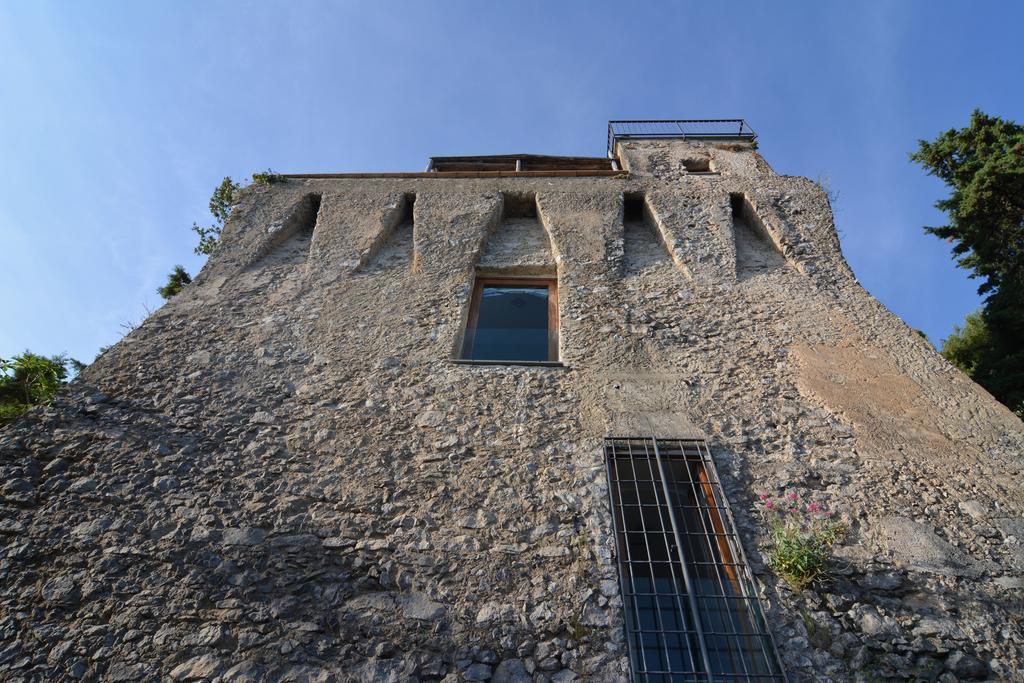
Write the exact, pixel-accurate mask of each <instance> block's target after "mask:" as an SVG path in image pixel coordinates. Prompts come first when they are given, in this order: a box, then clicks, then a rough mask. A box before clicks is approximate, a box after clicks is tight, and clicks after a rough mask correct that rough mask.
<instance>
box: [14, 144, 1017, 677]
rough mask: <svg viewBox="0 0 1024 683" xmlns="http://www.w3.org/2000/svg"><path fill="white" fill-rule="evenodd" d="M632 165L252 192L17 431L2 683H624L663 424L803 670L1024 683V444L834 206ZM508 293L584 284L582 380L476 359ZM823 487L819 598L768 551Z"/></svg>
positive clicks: (764, 172)
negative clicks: (468, 343) (623, 499)
mask: <svg viewBox="0 0 1024 683" xmlns="http://www.w3.org/2000/svg"><path fill="white" fill-rule="evenodd" d="M616 151H617V153H618V156H619V158H620V159H621V162H622V164H623V167H624V169H625V171H627V173H623V174H622V175H621V176H618V177H592V178H587V177H581V178H562V177H559V178H544V177H539V178H538V177H531V178H494V179H471V178H466V179H460V178H399V179H385V178H381V179H372V178H370V179H366V178H360V179H354V178H351V179H346V178H335V179H303V180H299V179H289V180H288V181H287V182H283V183H276V184H273V185H270V186H261V185H254V186H253V187H251V188H250V189H248V190H247V191H246V192H245V194H244V197H243V199H242V200H241V202H240V204H239V205H238V206H237V207H236V208H235V209H234V211H233V212H232V214H231V218H230V220H229V221H228V223H227V225H226V226H225V229H224V232H223V235H222V238H221V240H220V243H219V244H218V246H217V248H216V251H215V252H214V254H213V255H212V256H211V258H210V260H209V262H208V263H207V265H206V267H205V268H204V269H203V271H202V273H201V274H200V275H199V276H198V277H197V278H196V280H195V282H194V283H193V284H191V285H189V286H188V287H187V288H186V289H185V290H184V292H183V293H182V294H180V295H179V296H177V297H175V298H174V299H173V300H172V301H170V302H169V303H167V304H166V305H165V306H163V307H162V308H161V309H159V310H158V311H156V312H155V313H154V314H153V315H152V316H151V317H150V318H149V319H148V320H146V322H145V323H144V324H143V325H142V326H141V327H139V328H138V329H136V330H135V331H133V332H132V333H131V334H129V335H128V336H127V337H125V338H124V339H123V340H122V341H121V342H119V343H118V344H116V345H115V346H114V347H112V348H111V349H110V350H108V351H107V352H105V353H104V354H103V355H102V356H101V357H100V358H99V359H98V360H97V361H96V362H95V363H93V364H92V365H91V366H89V367H88V368H87V369H86V370H85V371H84V372H83V373H82V375H81V377H80V378H79V379H78V380H76V381H75V382H74V383H73V384H72V386H71V388H70V389H69V391H68V392H66V394H64V395H62V396H61V397H60V398H58V400H57V401H56V402H55V403H54V405H53V406H50V407H46V408H40V409H37V410H35V411H34V412H33V413H32V414H31V415H30V416H28V417H26V418H25V419H23V420H21V421H20V422H18V423H16V424H14V425H12V426H10V427H8V428H6V429H5V430H3V431H2V432H0V453H2V466H3V482H4V483H3V508H2V509H3V520H2V523H0V533H2V537H0V538H2V542H3V547H2V550H0V576H2V578H3V581H2V586H0V591H2V597H0V605H2V609H0V677H3V678H5V679H7V680H38V679H42V678H55V679H75V678H78V679H83V678H84V679H86V680H98V679H103V680H155V679H158V678H167V679H174V680H208V679H219V680H225V681H245V680H294V681H307V680H309V681H328V680H339V681H341V680H359V681H368V680H374V681H377V680H381V681H410V680H441V679H443V680H446V681H456V680H487V679H489V678H491V679H492V680H495V681H531V680H532V681H559V682H564V681H571V680H576V679H577V678H578V679H581V680H591V681H606V680H609V681H610V680H624V679H625V678H626V677H627V676H628V672H629V668H628V659H627V655H626V648H625V642H624V627H623V616H622V603H621V598H620V596H619V588H618V579H617V567H616V564H615V562H616V561H615V547H614V538H613V534H612V527H611V517H610V512H609V509H608V497H607V481H606V474H605V466H604V455H603V446H602V443H603V439H604V438H605V437H608V436H637V435H639V436H647V435H650V436H657V437H675V436H680V437H689V436H700V437H704V438H706V439H707V441H708V443H709V444H710V448H711V452H712V455H713V458H714V460H715V462H716V464H717V468H718V471H719V474H720V476H721V478H722V480H723V483H724V486H725V489H726V492H727V494H728V497H729V499H730V501H731V504H732V507H733V510H734V513H735V516H736V519H737V523H738V526H739V529H740V533H741V536H742V539H743V543H744V547H745V549H746V552H747V556H748V558H749V560H750V562H751V565H752V570H753V572H754V575H755V577H756V579H757V583H758V589H759V590H760V591H761V592H762V593H763V600H764V605H765V610H766V614H767V619H768V622H769V625H770V627H771V629H772V631H773V633H774V638H775V641H776V642H777V644H778V646H779V649H780V651H781V654H782V658H783V661H784V663H785V665H786V668H787V672H788V675H789V676H790V677H791V678H793V679H794V680H823V679H832V680H849V679H852V678H860V679H864V680H868V679H872V677H875V678H878V677H896V678H909V677H912V676H920V677H922V678H924V679H929V680H936V679H941V680H954V679H957V678H961V679H969V678H972V677H973V678H985V677H991V678H1003V679H1014V678H1020V677H1021V676H1024V674H1022V671H1024V654H1022V650H1024V646H1022V642H1024V641H1022V638H1024V635H1022V625H1021V614H1022V609H1021V607H1022V604H1021V603H1022V595H1024V579H1022V574H1024V545H1022V544H1024V515H1022V507H1024V494H1022V486H1021V484H1022V472H1021V470H1022V456H1021V453H1022V452H1024V448H1022V447H1024V427H1022V424H1021V422H1020V421H1019V420H1017V419H1016V418H1015V417H1014V416H1013V415H1012V414H1011V413H1009V412H1008V411H1007V410H1006V409H1004V408H1003V407H1002V406H1000V405H999V404H997V403H996V402H995V401H994V400H993V399H992V398H991V397H990V396H989V395H988V394H986V393H985V392H984V391H983V390H981V389H980V388H979V387H977V386H976V385H974V384H973V383H972V382H970V381H969V380H968V379H967V378H966V377H964V376H963V375H961V374H960V373H959V372H958V371H957V370H955V369H954V368H952V367H951V366H949V365H948V364H947V363H946V362H945V361H944V360H943V359H942V358H941V357H940V356H939V355H938V354H937V353H936V352H935V350H934V349H933V348H932V347H931V346H930V345H929V344H928V342H927V341H925V340H924V339H922V338H920V337H919V336H918V335H917V334H915V333H914V332H913V331H912V330H910V329H909V328H908V327H907V326H906V325H905V324H903V323H902V322H901V321H900V320H899V319H897V318H896V317H895V316H894V315H892V314H891V313H890V312H889V311H887V310H886V309H885V308H884V307H883V306H881V305H880V304H879V303H878V302H877V301H875V300H874V299H873V298H872V297H871V296H870V295H868V294H867V293H866V292H865V291H864V290H863V289H862V288H861V287H860V285H859V284H858V283H857V281H856V279H855V278H854V276H853V274H852V273H851V271H850V269H849V268H848V266H847V265H846V263H845V261H844V260H843V258H842V255H841V253H840V249H839V242H838V239H837V236H836V232H835V229H834V226H833V220H832V215H831V211H830V207H829V205H828V200H827V198H826V196H825V194H824V193H823V192H822V190H821V189H820V188H819V187H818V186H817V185H815V184H814V183H812V182H810V181H808V180H806V179H804V178H795V177H780V176H778V175H776V174H775V173H774V172H773V171H772V170H771V168H770V167H769V166H768V165H767V164H766V163H765V162H764V160H763V159H762V158H761V157H760V156H759V155H758V154H757V153H756V151H754V150H753V149H752V148H751V146H750V145H748V144H742V143H735V144H733V143H730V144H713V143H701V142H684V141H679V140H674V141H626V142H620V143H619V144H618V148H617V150H616ZM700 157H704V158H710V160H711V162H712V164H713V167H714V169H715V170H716V171H717V174H715V175H698V174H688V173H686V171H685V168H684V161H686V160H688V159H693V158H700ZM733 195H742V197H741V198H739V201H742V202H743V203H744V206H746V212H745V213H746V215H747V216H748V219H747V220H745V221H743V222H742V224H737V225H734V222H733V218H732V203H734V202H735V201H737V200H735V199H733V198H732V197H733ZM624 197H625V198H627V199H628V200H629V201H633V202H636V201H640V202H642V206H641V208H642V214H643V219H642V220H637V219H636V217H635V216H633V218H632V219H631V220H630V221H626V224H625V225H624V218H623V216H624V211H623V206H624ZM524 202H525V203H527V204H532V206H533V207H534V208H535V211H536V218H529V217H527V216H525V214H523V215H521V216H520V215H519V214H517V213H516V212H510V211H508V210H507V207H508V206H510V205H511V204H510V203H515V204H516V205H518V206H520V207H521V206H522V205H523V203H524ZM517 216H519V217H517ZM478 271H479V272H485V271H486V272H495V273H519V274H523V273H536V274H555V275H557V279H558V288H559V299H560V311H559V315H560V355H561V360H562V362H563V367H523V366H497V365H492V366H476V365H464V364H458V363H455V362H453V361H452V360H451V359H452V357H453V356H454V355H456V354H457V351H458V348H459V345H460V343H461V336H462V333H463V326H464V324H465V319H466V315H467V305H468V301H469V296H470V292H471V289H472V285H473V281H474V277H475V274H476V273H477V272H478ZM790 489H799V490H800V491H801V492H802V495H803V496H804V500H806V501H808V502H810V501H816V502H820V503H822V504H824V505H826V506H827V507H828V508H829V509H831V510H833V511H835V512H836V513H837V514H838V516H839V518H840V519H841V520H842V521H843V522H844V523H845V524H846V525H847V527H848V529H849V533H848V535H847V537H846V539H845V540H844V541H843V543H842V545H841V546H839V547H838V548H837V549H836V555H837V562H836V570H835V574H836V575H835V576H834V577H833V580H832V581H831V582H829V583H828V584H827V585H824V586H821V587H818V588H815V589H813V590H808V591H804V592H803V593H802V594H794V593H793V592H792V591H790V590H789V589H788V588H787V587H786V586H785V585H784V584H783V583H781V582H780V581H779V580H778V579H777V578H776V577H775V576H774V575H773V574H772V573H771V572H770V570H769V569H768V568H767V566H766V564H765V561H764V556H763V555H762V550H761V549H762V548H763V547H764V544H765V541H766V527H765V523H764V521H763V520H762V519H761V518H760V516H759V514H758V511H757V506H758V500H757V497H758V495H759V494H761V493H768V494H773V495H775V494H779V493H780V492H782V491H785V490H790Z"/></svg>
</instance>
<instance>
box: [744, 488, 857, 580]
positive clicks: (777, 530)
mask: <svg viewBox="0 0 1024 683" xmlns="http://www.w3.org/2000/svg"><path fill="white" fill-rule="evenodd" d="M761 513H762V515H763V516H764V518H765V520H766V521H767V522H768V526H769V530H770V533H771V547H770V548H769V550H768V562H769V564H770V565H771V567H772V569H774V570H775V573H776V574H778V575H779V576H781V577H782V578H783V579H785V580H786V582H787V583H788V584H789V585H790V586H791V587H792V588H793V590H796V591H800V590H803V589H804V588H807V587H808V586H810V585H811V584H813V583H815V582H818V581H821V580H823V579H825V578H826V577H827V576H828V568H829V563H830V560H831V549H832V546H833V545H835V544H836V543H837V542H839V541H840V540H842V538H843V534H844V530H843V526H842V525H841V524H839V523H837V522H835V521H834V520H833V519H832V517H831V515H830V514H829V513H828V512H827V511H826V510H825V508H824V506H822V505H821V504H820V503H807V504H803V503H801V501H800V496H799V494H798V493H797V492H795V491H790V492H789V493H787V494H786V495H785V496H784V497H782V498H779V499H775V498H772V497H771V496H768V495H762V496H761Z"/></svg>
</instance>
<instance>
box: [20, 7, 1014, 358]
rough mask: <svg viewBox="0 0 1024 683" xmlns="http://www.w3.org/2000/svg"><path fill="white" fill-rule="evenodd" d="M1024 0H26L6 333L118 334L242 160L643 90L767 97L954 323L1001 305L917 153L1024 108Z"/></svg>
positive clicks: (484, 146) (787, 153)
mask: <svg viewBox="0 0 1024 683" xmlns="http://www.w3.org/2000/svg"><path fill="white" fill-rule="evenodd" d="M1022 25H1024V3H1019V2H1004V3H997V2H984V1H978V2H936V1H934V0H933V1H928V2H896V1H888V2H886V1H881V0H879V1H877V2H871V3H859V2H850V1H847V2H792V3H767V2H763V3H762V2H749V3H748V2H730V3H728V4H724V3H712V2H662V3H654V2H629V3H624V2H617V3H613V2H584V1H582V0H581V1H577V2H554V1H550V0H548V1H537V2H529V1H522V0H518V1H516V2H506V3H497V2H481V1H480V0H475V1H472V2H454V1H452V2H422V1H419V2H385V1H381V0H374V1H373V2H364V3H358V4H357V3H347V2H340V1H339V2H310V1H302V0H290V1H288V2H283V1H282V2H272V1H268V0H265V1H262V2H233V3H227V2H211V1H207V2H198V1H186V2H155V1H154V2H128V1H125V2H118V3H113V2H101V1H93V2H88V3H84V2H71V1H66V2H63V3H52V2H45V1H43V0H32V1H29V0H0V240H2V244H3V266H2V268H0V296H2V297H3V305H4V316H3V323H2V324H0V357H5V356H10V355H11V354H14V353H17V352H20V351H22V350H24V349H25V348H31V349H32V350H33V351H36V352H39V353H46V354H51V353H57V352H61V351H66V352H68V353H70V354H71V355H73V356H75V357H78V358H80V359H82V360H86V361H88V360H91V359H92V358H93V356H94V355H95V354H96V351H97V349H98V348H99V347H100V346H102V345H106V344H110V343H112V342H114V341H116V340H117V339H118V338H119V337H120V336H121V334H122V332H123V330H122V329H121V324H122V323H124V322H127V321H131V320H138V319H139V318H140V317H142V316H143V315H144V311H145V307H146V306H149V307H150V308H155V307H156V306H158V305H159V304H160V303H161V300H160V298H159V297H158V296H157V295H156V293H155V289H156V287H158V286H159V285H160V284H162V282H163V281H164V280H165V278H166V274H167V273H168V272H169V271H170V269H171V267H172V266H173V265H174V264H175V263H181V264H183V265H184V266H185V267H186V268H187V269H188V270H189V271H190V272H192V273H193V274H194V273H195V272H196V271H197V270H198V269H199V267H200V266H201V265H202V260H203V259H201V258H200V257H197V256H195V255H194V254H193V253H192V248H193V246H194V245H195V236H194V235H193V234H192V233H191V232H190V230H189V227H190V226H191V225H192V223H193V221H200V222H203V221H209V219H210V217H209V215H208V211H207V206H206V205H207V202H208V200H209V196H210V193H211V191H212V190H213V188H214V187H215V186H216V185H217V183H218V182H219V181H220V179H221V178H222V177H223V176H225V175H230V176H232V177H234V178H236V179H241V178H246V177H248V176H249V175H250V174H251V173H252V172H253V171H260V170H265V169H267V168H272V169H274V170H275V171H279V172H316V171H324V172H330V171H378V170H379V171H385V170H389V171H390V170H402V171H405V170H413V171H418V170H421V169H422V168H423V166H424V165H425V162H426V159H427V157H428V156H431V155H446V154H473V153H481V154H488V153H495V154H497V153H510V152H536V153H548V154H585V155H602V154H603V153H604V145H605V126H606V122H607V120H608V119H615V118H712V117H744V118H746V119H747V120H748V121H749V122H750V124H751V125H752V126H753V127H754V129H755V130H757V132H758V133H759V134H760V143H761V151H762V153H763V154H764V155H765V156H766V158H767V159H768V160H769V162H770V163H771V164H772V165H773V167H774V168H775V169H776V171H778V172H779V173H782V174H790V175H804V176H808V177H810V178H819V177H827V178H828V181H829V183H830V185H831V187H832V189H833V190H834V191H835V192H838V194H839V200H838V204H837V217H836V218H837V224H838V227H839V230H840V232H841V234H842V243H843V249H844V252H845V254H846V256H847V258H848V260H849V261H850V264H851V265H852V267H853V269H854V271H855V272H856V274H857V276H858V277H859V278H860V280H861V282H862V283H863V284H864V285H865V286H866V287H867V288H868V289H869V290H870V291H871V292H872V293H873V294H874V295H875V296H877V297H878V298H879V299H880V300H881V301H882V302H883V303H884V304H886V305H887V306H888V307H889V308H890V309H892V310H893V311H895V312H896V313H897V314H898V315H900V316H901V317H902V318H903V319H904V320H906V321H907V322H908V323H909V324H910V325H912V326H914V327H917V328H920V329H922V330H924V331H925V332H927V333H928V335H929V337H930V338H931V339H932V340H933V341H935V342H937V341H938V340H940V339H942V338H943V337H945V336H946V335H947V334H948V333H949V331H950V329H951V328H952V325H953V324H954V323H957V322H959V321H961V320H962V319H963V316H964V315H965V314H966V313H967V312H969V311H971V310H973V309H974V308H976V307H977V305H978V303H979V300H978V297H977V296H976V294H975V289H976V284H977V283H976V282H974V281H970V280H968V279H967V278H966V276H965V274H964V272H963V271H961V270H958V269H956V268H955V267H954V265H953V263H952V261H951V259H950V257H949V248H948V245H946V244H944V243H942V242H940V241H939V240H938V239H936V238H935V237H932V236H928V235H925V234H924V233H923V232H922V230H921V226H922V225H926V224H941V223H942V221H943V218H942V215H941V214H939V213H938V212H937V211H936V210H935V209H934V208H933V207H932V204H933V203H934V201H935V200H937V199H939V198H940V197H942V196H943V195H945V194H946V190H945V188H944V187H943V186H942V185H941V184H940V183H939V182H938V181H936V180H935V179H934V178H930V177H927V176H925V175H924V174H923V172H922V171H921V170H920V169H919V168H918V167H916V166H913V165H911V164H910V163H909V162H908V161H907V154H908V153H909V152H910V151H912V150H913V149H914V148H915V145H916V140H917V139H919V138H932V137H934V136H935V135H936V134H937V133H939V132H941V131H943V130H945V129H947V128H951V127H954V126H956V127H959V126H962V125H965V124H966V123H967V121H968V117H969V115H970V112H971V110H972V109H973V108H975V107H980V108H982V109H984V110H985V111H987V112H988V113H990V114H995V115H1000V116H1004V117H1008V118H1012V119H1015V120H1018V121H1020V120H1024V115H1022V108H1024V89H1022V88H1021V84H1022V80H1024V50H1022V49H1021V36H1020V27H1021V26H1022Z"/></svg>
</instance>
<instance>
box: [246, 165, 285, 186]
mask: <svg viewBox="0 0 1024 683" xmlns="http://www.w3.org/2000/svg"><path fill="white" fill-rule="evenodd" d="M285 180H287V178H285V177H284V176H283V175H281V174H280V173H274V172H273V171H271V170H270V169H269V168H268V169H267V170H266V171H264V172H263V173H253V174H252V181H253V182H254V183H259V184H260V185H273V184H274V183H283V182H284V181H285Z"/></svg>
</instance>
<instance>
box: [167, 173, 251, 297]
mask: <svg viewBox="0 0 1024 683" xmlns="http://www.w3.org/2000/svg"><path fill="white" fill-rule="evenodd" d="M241 189H242V188H241V186H240V185H239V184H238V183H235V182H234V181H232V180H231V178H230V177H225V178H224V180H222V181H221V183H220V185H218V186H217V187H216V189H214V191H213V195H212V196H211V197H210V213H211V214H212V215H213V219H214V224H213V225H210V226H202V225H199V224H198V223H193V224H192V231H193V232H194V233H196V234H197V235H199V244H198V245H197V246H196V248H195V252H196V253H197V254H207V255H209V254H210V253H211V252H213V247H214V246H215V245H216V244H217V240H218V239H219V238H220V231H221V230H223V229H224V223H225V222H226V221H227V220H228V216H230V215H231V207H233V206H234V204H235V199H236V197H237V195H238V191H239V190H241ZM165 298H167V297H165Z"/></svg>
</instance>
